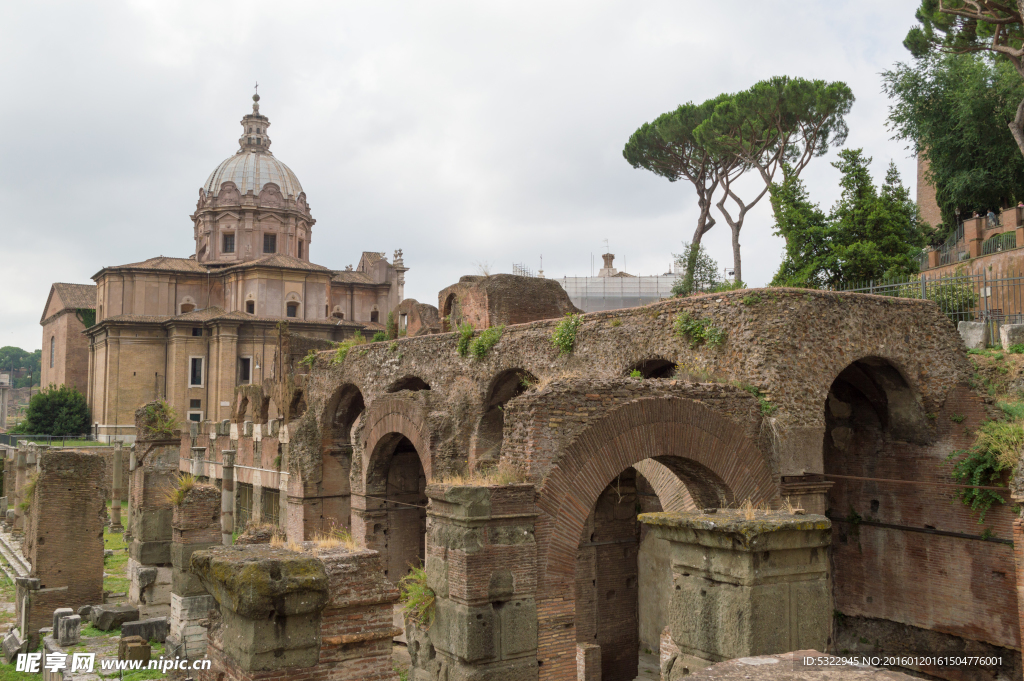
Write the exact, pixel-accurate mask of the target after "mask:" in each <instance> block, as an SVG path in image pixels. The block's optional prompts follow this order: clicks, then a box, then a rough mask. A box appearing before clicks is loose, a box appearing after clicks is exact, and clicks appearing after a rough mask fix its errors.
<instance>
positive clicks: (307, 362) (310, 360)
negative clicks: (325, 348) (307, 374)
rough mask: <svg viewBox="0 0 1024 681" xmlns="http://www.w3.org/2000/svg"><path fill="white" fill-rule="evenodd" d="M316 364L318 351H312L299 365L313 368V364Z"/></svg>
mask: <svg viewBox="0 0 1024 681" xmlns="http://www.w3.org/2000/svg"><path fill="white" fill-rule="evenodd" d="M315 363H316V350H310V351H309V352H307V353H306V356H305V357H303V358H302V359H300V360H299V364H301V365H302V366H306V367H309V368H310V369H312V368H313V364H315Z"/></svg>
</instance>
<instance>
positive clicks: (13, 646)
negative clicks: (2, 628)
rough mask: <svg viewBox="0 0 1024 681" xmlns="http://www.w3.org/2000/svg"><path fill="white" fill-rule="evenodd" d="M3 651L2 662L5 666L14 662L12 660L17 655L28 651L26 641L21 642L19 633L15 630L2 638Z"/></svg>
mask: <svg viewBox="0 0 1024 681" xmlns="http://www.w3.org/2000/svg"><path fill="white" fill-rule="evenodd" d="M3 650H4V661H6V662H7V664H11V663H12V662H14V659H15V658H16V657H17V656H18V653H24V652H25V651H27V650H28V640H22V638H21V633H20V632H19V631H18V630H17V629H16V628H15V629H12V630H11V631H10V633H8V634H7V635H6V636H4V642H3Z"/></svg>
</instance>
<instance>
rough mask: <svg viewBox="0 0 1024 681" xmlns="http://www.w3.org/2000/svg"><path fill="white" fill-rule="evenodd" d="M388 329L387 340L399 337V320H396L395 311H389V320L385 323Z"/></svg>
mask: <svg viewBox="0 0 1024 681" xmlns="http://www.w3.org/2000/svg"><path fill="white" fill-rule="evenodd" d="M384 328H385V330H386V331H387V340H395V339H396V338H398V322H396V321H395V313H394V312H388V321H387V323H386V324H385V325H384Z"/></svg>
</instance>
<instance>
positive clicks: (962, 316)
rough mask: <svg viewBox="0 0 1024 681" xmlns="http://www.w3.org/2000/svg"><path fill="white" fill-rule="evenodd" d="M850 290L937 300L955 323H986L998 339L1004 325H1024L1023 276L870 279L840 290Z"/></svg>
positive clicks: (990, 331)
mask: <svg viewBox="0 0 1024 681" xmlns="http://www.w3.org/2000/svg"><path fill="white" fill-rule="evenodd" d="M840 290H842V291H844V292H847V293H870V294H873V295H878V296H891V297H894V298H916V299H919V300H920V299H925V300H933V301H935V302H936V303H937V304H938V306H939V309H940V310H942V312H943V314H945V315H946V316H947V317H949V319H950V321H951V322H953V323H954V324H957V323H959V322H985V323H986V324H987V325H988V337H989V338H991V339H996V340H995V342H998V340H997V339H998V338H999V330H1000V328H1001V327H1002V325H1003V324H1024V275H1021V274H1018V275H1016V276H1004V277H997V278H992V277H989V276H988V273H987V271H985V270H982V272H981V273H980V274H955V275H951V276H944V277H928V275H927V274H921V275H914V276H910V277H903V278H898V279H888V280H883V281H869V282H864V283H860V284H855V285H850V286H847V287H844V288H842V289H840Z"/></svg>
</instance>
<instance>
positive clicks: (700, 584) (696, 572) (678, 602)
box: [639, 509, 832, 679]
mask: <svg viewBox="0 0 1024 681" xmlns="http://www.w3.org/2000/svg"><path fill="white" fill-rule="evenodd" d="M753 515H754V518H753V519H748V518H747V517H746V514H744V512H743V511H740V510H725V509H719V510H718V511H716V512H715V513H710V514H705V513H700V512H683V513H643V514H641V515H640V516H639V519H640V521H641V522H643V523H644V524H646V525H647V526H648V528H650V530H651V531H652V532H654V533H655V535H656V536H658V537H659V538H661V539H665V540H666V541H668V542H669V545H670V551H671V565H672V585H673V588H672V591H671V593H670V594H665V595H664V597H665V599H666V600H668V601H670V605H669V615H668V621H669V626H668V632H669V634H670V637H671V643H672V644H673V645H674V647H675V648H676V649H678V652H676V653H673V655H671V656H668V657H667V659H663V660H662V676H663V678H671V679H675V678H676V677H677V676H681V675H680V673H679V671H680V670H679V669H676V667H677V666H678V667H679V668H684V667H685V668H686V669H687V670H689V671H695V670H697V669H701V668H703V667H706V666H708V665H709V664H711V663H713V662H720V661H722V660H729V659H733V658H737V657H748V656H753V655H772V654H776V653H784V652H789V651H791V650H807V649H816V650H824V649H825V645H826V643H827V642H828V635H829V630H830V628H831V623H832V598H831V594H830V592H829V588H828V548H829V544H830V541H831V539H830V532H831V527H832V525H831V523H830V522H829V520H828V518H826V517H825V516H819V515H790V514H783V513H775V512H768V513H765V512H764V511H754V512H753ZM663 657H664V656H663ZM673 669H675V671H673Z"/></svg>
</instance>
